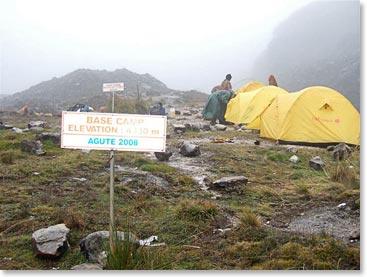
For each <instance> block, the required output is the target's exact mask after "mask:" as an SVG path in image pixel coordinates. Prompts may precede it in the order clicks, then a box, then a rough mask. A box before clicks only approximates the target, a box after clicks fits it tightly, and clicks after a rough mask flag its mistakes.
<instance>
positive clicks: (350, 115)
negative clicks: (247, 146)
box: [260, 86, 360, 145]
mask: <svg viewBox="0 0 367 277" xmlns="http://www.w3.org/2000/svg"><path fill="white" fill-rule="evenodd" d="M260 137H266V138H271V139H275V140H279V142H293V143H300V144H333V143H341V142H344V143H347V144H354V145H359V144H360V114H359V112H358V111H357V109H356V108H355V107H354V106H353V105H352V104H351V102H350V101H349V100H348V99H347V98H346V97H344V96H343V95H342V94H341V93H339V92H338V91H336V90H334V89H331V88H328V87H322V86H314V87H309V88H305V89H303V90H301V91H298V92H294V93H289V94H280V95H278V96H277V97H275V98H274V101H273V103H272V104H271V105H270V106H269V107H268V108H267V109H266V110H265V111H264V112H263V113H262V114H261V116H260Z"/></svg>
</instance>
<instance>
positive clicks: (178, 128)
mask: <svg viewBox="0 0 367 277" xmlns="http://www.w3.org/2000/svg"><path fill="white" fill-rule="evenodd" d="M172 127H173V131H174V132H175V133H177V132H178V131H181V132H185V131H186V127H185V125H183V124H172Z"/></svg>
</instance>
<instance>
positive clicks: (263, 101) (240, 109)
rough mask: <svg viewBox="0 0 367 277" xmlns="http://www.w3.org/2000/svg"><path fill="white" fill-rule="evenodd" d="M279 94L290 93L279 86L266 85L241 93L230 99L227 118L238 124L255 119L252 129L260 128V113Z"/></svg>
mask: <svg viewBox="0 0 367 277" xmlns="http://www.w3.org/2000/svg"><path fill="white" fill-rule="evenodd" d="M278 94H288V92H287V91H286V90H284V89H282V88H279V87H275V86H265V87H261V88H259V89H256V90H253V91H249V92H246V93H239V94H238V95H237V96H236V97H235V98H233V99H231V101H229V103H228V106H227V111H226V114H225V120H226V121H228V122H233V123H236V124H240V123H242V124H248V123H250V122H252V121H254V123H253V126H252V128H250V129H257V130H258V129H259V128H260V126H259V121H258V117H259V115H260V114H261V113H262V112H263V111H264V110H265V109H266V108H267V107H268V106H269V105H270V103H271V102H272V101H273V99H274V97H275V96H276V95H278ZM255 120H256V121H255ZM247 128H249V127H247Z"/></svg>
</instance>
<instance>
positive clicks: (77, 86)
mask: <svg viewBox="0 0 367 277" xmlns="http://www.w3.org/2000/svg"><path fill="white" fill-rule="evenodd" d="M115 82H124V85H125V90H124V92H123V93H122V94H123V95H124V96H127V97H137V95H138V92H139V96H140V97H144V98H147V99H148V98H159V97H163V98H164V99H167V100H168V99H179V98H182V97H185V96H186V94H187V95H189V97H190V98H194V99H197V100H198V101H205V100H206V98H207V94H205V93H201V92H197V91H188V92H182V91H176V90H173V89H170V88H168V87H167V86H166V85H165V84H164V83H162V82H161V81H159V80H158V79H156V78H154V77H153V76H151V75H150V74H137V73H134V72H131V71H129V70H127V69H118V70H115V71H113V72H110V71H106V70H90V69H78V70H75V71H73V72H71V73H69V74H67V75H65V76H63V77H60V78H53V79H51V80H49V81H45V82H42V83H39V84H37V85H35V86H32V87H30V88H29V89H27V90H25V91H22V92H19V93H15V94H13V95H10V96H7V97H5V98H3V99H1V104H0V110H14V109H19V108H21V107H22V106H23V105H24V104H25V103H28V105H29V108H30V109H31V110H34V111H42V112H60V111H62V110H66V109H67V108H69V107H70V106H73V105H74V104H76V103H84V104H88V105H90V106H93V107H98V106H101V105H105V104H106V101H107V100H108V95H109V94H108V93H103V92H102V86H103V83H115Z"/></svg>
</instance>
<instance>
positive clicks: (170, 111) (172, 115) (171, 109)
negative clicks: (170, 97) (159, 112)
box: [168, 108, 176, 118]
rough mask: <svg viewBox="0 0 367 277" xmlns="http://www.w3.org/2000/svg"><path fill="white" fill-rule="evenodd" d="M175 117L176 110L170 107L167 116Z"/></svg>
mask: <svg viewBox="0 0 367 277" xmlns="http://www.w3.org/2000/svg"><path fill="white" fill-rule="evenodd" d="M175 117H176V110H175V108H170V109H169V112H168V118H175Z"/></svg>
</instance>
